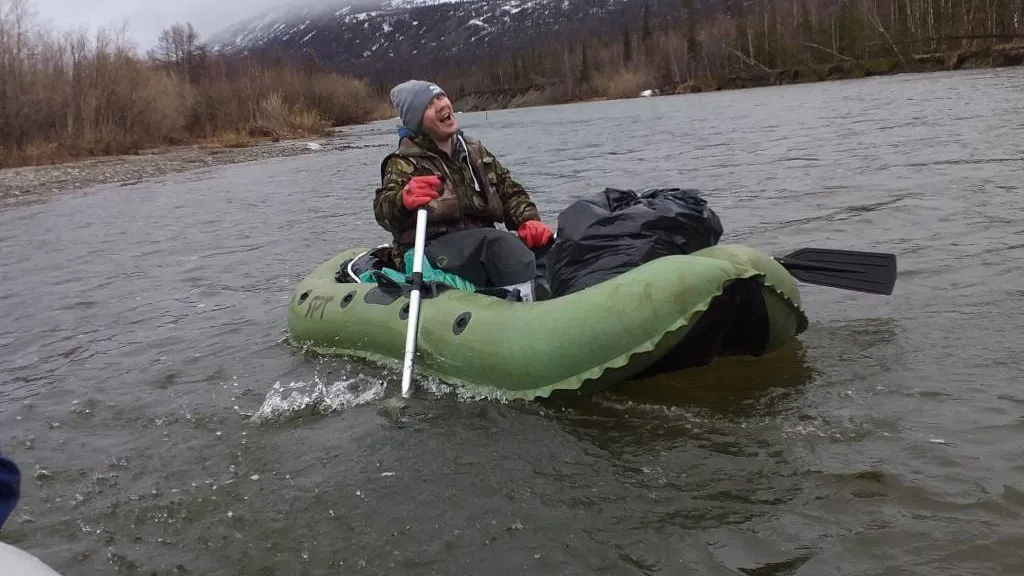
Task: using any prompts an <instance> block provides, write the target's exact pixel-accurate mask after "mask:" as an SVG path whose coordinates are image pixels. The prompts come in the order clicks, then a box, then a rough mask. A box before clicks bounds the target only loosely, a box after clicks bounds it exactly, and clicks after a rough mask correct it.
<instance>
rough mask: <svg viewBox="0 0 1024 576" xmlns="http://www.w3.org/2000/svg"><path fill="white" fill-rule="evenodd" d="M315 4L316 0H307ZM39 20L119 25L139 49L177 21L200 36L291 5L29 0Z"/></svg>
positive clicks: (274, 0)
mask: <svg viewBox="0 0 1024 576" xmlns="http://www.w3.org/2000/svg"><path fill="white" fill-rule="evenodd" d="M304 2H305V3H307V4H313V3H315V2H316V0H304ZM29 3H30V5H31V6H32V8H33V9H34V11H35V13H36V15H37V17H38V18H39V20H41V21H43V22H50V23H51V24H53V25H54V26H56V27H59V28H62V29H64V28H68V27H78V26H87V27H88V28H89V30H90V31H92V32H95V31H96V29H97V28H99V27H100V26H115V27H120V26H121V25H122V24H123V23H125V21H126V20H127V26H128V34H129V36H130V37H131V38H132V39H133V40H134V41H135V42H136V44H137V45H138V47H139V49H140V50H142V51H145V50H146V49H147V48H149V47H151V46H152V45H153V43H154V42H155V40H156V37H157V35H158V34H159V33H160V31H161V30H163V29H164V28H167V27H169V26H170V25H171V24H174V23H175V22H186V21H187V22H192V25H193V26H195V28H196V30H197V31H198V32H199V36H200V39H206V38H209V37H210V36H211V35H213V34H214V33H215V32H217V31H218V30H220V29H221V28H223V27H225V26H227V25H230V24H233V23H235V22H236V21H238V20H241V19H242V18H245V17H247V16H252V15H254V14H256V13H258V12H260V11H262V10H263V9H265V8H268V7H272V6H281V5H284V4H290V3H292V2H291V1H283V0H29Z"/></svg>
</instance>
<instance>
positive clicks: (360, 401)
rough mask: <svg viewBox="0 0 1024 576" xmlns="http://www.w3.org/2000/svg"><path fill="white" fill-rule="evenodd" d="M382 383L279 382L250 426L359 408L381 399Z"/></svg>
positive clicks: (382, 392)
mask: <svg viewBox="0 0 1024 576" xmlns="http://www.w3.org/2000/svg"><path fill="white" fill-rule="evenodd" d="M384 390H385V385H384V382H381V381H379V380H373V379H370V378H352V379H349V380H339V381H335V382H333V383H330V384H328V383H324V382H323V381H321V380H320V378H319V377H314V379H313V381H312V382H290V383H288V384H282V383H281V382H280V381H278V382H275V383H274V385H273V386H272V387H271V388H270V390H269V391H268V392H267V396H266V398H265V399H264V400H263V405H261V406H260V408H259V410H257V411H256V413H255V414H253V415H252V418H250V420H251V421H253V422H266V421H268V420H277V419H280V418H282V417H287V416H290V415H294V414H300V413H321V414H326V413H328V412H335V411H337V410H343V409H346V408H353V407H355V406H362V405H365V404H369V403H371V402H374V401H376V400H379V399H380V398H382V397H383V396H384Z"/></svg>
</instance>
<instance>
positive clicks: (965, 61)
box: [0, 44, 1024, 200]
mask: <svg viewBox="0 0 1024 576" xmlns="http://www.w3.org/2000/svg"><path fill="white" fill-rule="evenodd" d="M1022 63H1024V44H1011V45H1004V46H996V47H990V48H982V49H978V50H973V51H968V50H962V51H958V52H952V53H936V54H921V55H915V56H914V57H913V64H912V65H901V64H900V63H899V62H898V61H895V60H893V61H887V60H873V61H868V62H843V63H837V64H831V65H829V66H822V67H818V68H809V69H786V70H774V71H763V72H764V73H760V74H759V73H754V72H752V73H751V74H750V75H747V76H733V77H729V78H726V79H722V80H718V81H714V82H711V81H701V82H690V83H684V84H679V85H676V86H662V87H659V88H657V90H658V92H659V93H660V94H662V95H669V94H686V93H696V92H704V91H717V90H732V89H742V88H755V87H760V86H771V85H783V84H800V83H810V82H820V81H830V80H842V79H854V78H864V77H868V76H882V75H893V74H901V73H911V72H938V71H948V70H966V69H979V68H994V67H1005V66H1016V65H1021V64H1022ZM555 96H556V92H555V89H545V88H531V89H529V90H527V91H503V92H502V91H492V92H488V93H482V94H481V93H474V94H465V95H461V96H458V97H457V99H456V101H455V106H456V108H457V109H458V110H460V111H467V112H468V111H483V110H496V109H508V108H527V107H531V106H543V105H551V104H571V103H575V102H582V101H587V100H601V99H606V98H607V99H611V98H609V97H607V96H601V95H596V96H595V95H592V96H589V97H587V98H579V99H576V100H564V99H562V100H560V99H558V98H556V97H555ZM638 96H639V91H637V92H636V93H635V94H633V95H631V96H614V98H623V97H626V98H628V97H638ZM392 113H393V110H392V109H390V108H388V107H387V106H384V105H381V106H380V107H379V108H378V112H377V113H375V114H374V116H373V117H372V118H371V120H368V121H373V120H376V119H379V118H381V117H391V116H392V115H393V114H392ZM356 125H358V124H356ZM309 143H313V144H315V146H312V147H310V146H307V144H309ZM318 147H319V148H318ZM362 147H365V146H363V145H359V144H353V143H350V142H347V141H345V140H344V129H343V128H333V129H331V130H329V132H328V135H327V136H324V137H319V138H312V139H310V138H297V139H279V138H277V137H263V138H260V137H254V138H249V139H244V140H240V141H231V142H220V143H208V144H197V145H189V146H168V147H160V148H153V149H149V150H144V151H140V152H139V153H138V154H127V155H116V156H102V157H94V158H87V159H77V160H71V161H67V162H63V163H58V164H46V165H39V166H24V167H17V168H5V169H0V200H5V199H11V198H17V197H22V196H30V195H38V194H53V193H60V192H68V191H73V190H77V189H82V188H88V187H92V186H99V185H105V184H121V185H125V186H128V185H132V184H136V183H139V182H142V181H144V180H147V179H150V178H159V177H163V176H167V175H170V174H174V173H179V172H186V171H190V170H195V169H199V168H206V167H211V166H219V165H226V164H237V163H243V162H253V161H259V160H266V159H269V158H281V157H287V156H296V155H300V154H316V153H323V152H325V151H332V150H347V149H352V148H362Z"/></svg>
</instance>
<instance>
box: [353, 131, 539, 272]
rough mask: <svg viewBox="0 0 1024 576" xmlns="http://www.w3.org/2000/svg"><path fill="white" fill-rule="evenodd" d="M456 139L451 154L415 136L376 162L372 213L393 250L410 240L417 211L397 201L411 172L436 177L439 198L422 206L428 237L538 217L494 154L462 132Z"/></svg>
mask: <svg viewBox="0 0 1024 576" xmlns="http://www.w3.org/2000/svg"><path fill="white" fill-rule="evenodd" d="M455 138H456V139H455V143H454V145H453V147H452V156H451V157H450V156H449V155H448V154H446V153H445V152H444V151H442V150H440V149H439V148H438V147H437V145H436V144H434V142H433V141H432V140H430V138H429V137H425V136H420V135H417V136H414V137H411V138H410V137H405V138H402V140H401V142H400V144H399V148H398V150H396V151H395V152H392V153H391V154H388V155H387V156H386V157H385V158H384V160H383V161H382V162H381V186H380V188H377V190H376V194H375V196H374V199H373V213H374V216H375V217H376V219H377V223H378V224H380V225H381V227H383V228H384V229H385V230H387V231H388V232H391V234H392V235H393V237H394V240H395V244H396V248H397V249H398V250H397V251H398V252H404V250H405V249H408V248H409V247H411V246H412V244H413V241H414V240H415V234H416V212H415V210H409V209H408V208H406V207H405V205H404V204H402V189H403V188H404V187H405V184H406V183H407V182H408V181H409V179H410V178H412V177H413V176H421V175H422V176H426V175H431V174H433V175H437V176H439V177H440V178H441V190H440V192H439V197H438V198H436V199H434V200H432V201H431V202H430V203H429V204H427V205H426V208H427V215H428V216H427V238H432V237H435V236H439V235H441V234H444V233H445V232H448V231H452V230H463V229H467V228H478V227H482V226H490V227H493V226H494V224H495V223H496V222H503V223H504V224H505V227H506V228H508V229H509V230H516V229H518V228H519V226H520V225H521V224H522V223H523V222H526V221H527V220H540V215H539V214H538V212H537V207H536V206H535V205H534V203H533V202H532V201H531V200H530V197H529V195H527V193H526V190H525V189H524V188H523V187H522V186H521V185H520V184H519V183H518V182H516V181H515V180H513V179H512V176H511V175H510V174H509V171H508V170H507V169H506V168H505V167H504V166H502V165H501V163H500V162H498V159H497V158H495V157H494V155H493V154H491V153H490V152H488V150H487V149H486V148H484V146H483V145H482V144H480V143H479V142H478V141H476V140H473V139H471V138H467V137H465V136H463V135H462V133H461V132H460V133H459V134H458V135H457V136H456V137H455ZM396 256H398V255H397V254H396Z"/></svg>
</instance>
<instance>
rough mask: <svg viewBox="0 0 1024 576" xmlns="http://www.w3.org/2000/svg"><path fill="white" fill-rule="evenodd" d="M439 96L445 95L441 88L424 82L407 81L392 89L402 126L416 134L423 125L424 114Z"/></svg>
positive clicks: (393, 102) (392, 96)
mask: <svg viewBox="0 0 1024 576" xmlns="http://www.w3.org/2000/svg"><path fill="white" fill-rule="evenodd" d="M438 94H445V95H447V94H446V93H445V91H444V90H442V89H441V87H440V86H438V85H437V84H434V83H433V82H424V81H423V80H406V81H405V82H402V83H401V84H399V85H398V86H395V87H394V88H392V89H391V103H392V104H394V105H395V108H397V109H398V117H399V118H401V119H402V124H403V125H404V126H406V127H407V128H409V129H410V130H412V131H414V132H419V131H420V128H421V127H422V125H423V113H424V112H426V110H427V106H428V105H429V104H430V101H431V100H433V99H434V97H435V96H437V95H438Z"/></svg>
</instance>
